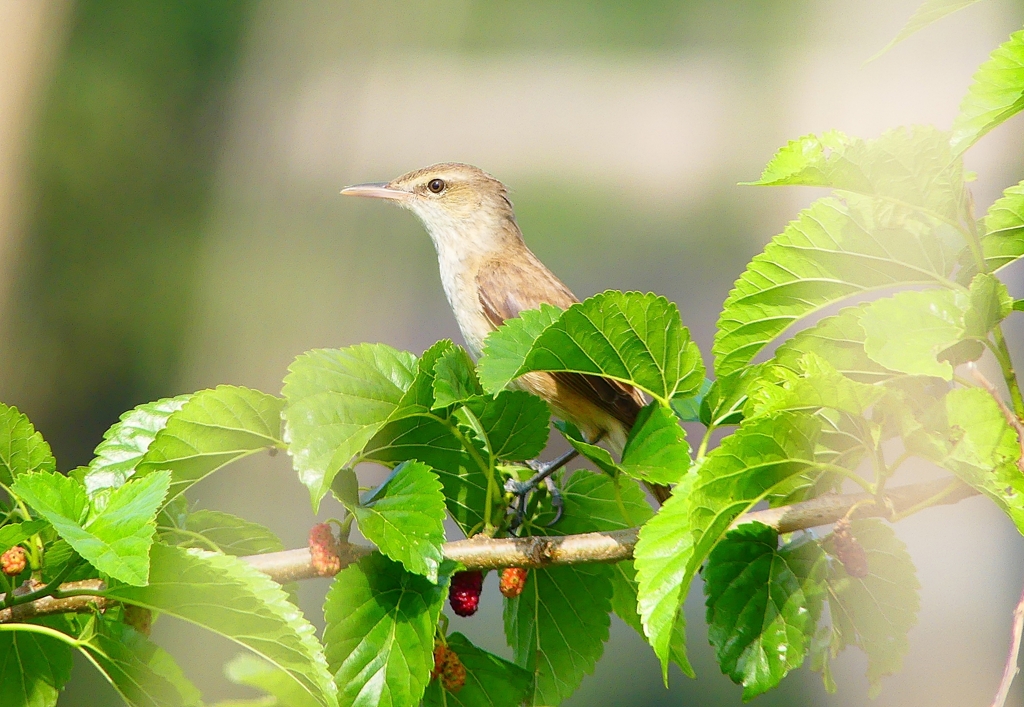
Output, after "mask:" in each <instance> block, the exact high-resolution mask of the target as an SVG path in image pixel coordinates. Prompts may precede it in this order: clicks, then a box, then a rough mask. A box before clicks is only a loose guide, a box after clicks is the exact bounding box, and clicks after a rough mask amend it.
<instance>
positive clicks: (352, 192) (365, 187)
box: [341, 182, 412, 201]
mask: <svg viewBox="0 0 1024 707" xmlns="http://www.w3.org/2000/svg"><path fill="white" fill-rule="evenodd" d="M341 193H342V194H343V195H344V196H368V197H370V198H371V199H391V200H392V201H401V200H403V199H405V198H407V197H410V196H412V194H411V193H410V192H407V191H404V190H402V189H392V188H391V187H389V186H388V185H387V184H384V183H383V182H376V183H372V184H354V185H352V186H350V187H345V188H344V189H342V190H341Z"/></svg>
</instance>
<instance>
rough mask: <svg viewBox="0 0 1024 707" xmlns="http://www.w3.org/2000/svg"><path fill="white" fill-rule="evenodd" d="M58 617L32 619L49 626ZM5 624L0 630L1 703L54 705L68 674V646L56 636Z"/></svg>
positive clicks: (30, 706)
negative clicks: (51, 636) (55, 637)
mask: <svg viewBox="0 0 1024 707" xmlns="http://www.w3.org/2000/svg"><path fill="white" fill-rule="evenodd" d="M58 622H59V620H57V619H52V618H46V619H35V620H33V621H32V622H31V623H32V624H43V625H47V626H49V627H50V628H56V626H57V625H60V624H59V623H58ZM20 625H21V624H7V625H6V626H5V627H4V630H2V631H0V695H3V703H4V707H53V706H54V705H55V704H57V695H59V694H60V691H61V689H62V688H63V687H64V684H65V683H66V682H67V681H68V680H69V679H70V678H71V656H72V653H71V648H70V647H69V646H68V645H67V644H65V643H61V642H60V641H58V640H57V639H54V638H50V637H48V636H44V635H42V634H39V633H30V632H29V631H30V630H31V629H29V631H25V630H19V626H20Z"/></svg>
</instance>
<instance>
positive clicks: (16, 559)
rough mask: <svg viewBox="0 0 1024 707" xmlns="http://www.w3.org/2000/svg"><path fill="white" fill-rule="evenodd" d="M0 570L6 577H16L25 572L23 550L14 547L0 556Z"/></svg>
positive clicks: (19, 546) (17, 546)
mask: <svg viewBox="0 0 1024 707" xmlns="http://www.w3.org/2000/svg"><path fill="white" fill-rule="evenodd" d="M0 569H2V570H3V573H4V574H5V575H7V576H8V577H16V576H18V575H19V574H21V573H22V572H24V571H25V548H23V547H22V546H21V545H15V546H14V547H12V548H11V549H10V550H8V551H7V552H5V553H4V554H3V555H0Z"/></svg>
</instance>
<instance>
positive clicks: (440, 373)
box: [434, 346, 484, 408]
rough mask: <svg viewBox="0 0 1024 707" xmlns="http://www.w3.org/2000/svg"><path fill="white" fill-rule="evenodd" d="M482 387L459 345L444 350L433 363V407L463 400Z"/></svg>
mask: <svg viewBox="0 0 1024 707" xmlns="http://www.w3.org/2000/svg"><path fill="white" fill-rule="evenodd" d="M483 392H484V389H483V386H482V385H480V379H479V378H478V377H477V375H476V366H474V365H473V361H472V359H470V357H469V354H468V353H466V350H465V349H464V348H462V347H461V346H455V347H453V348H452V349H450V350H448V351H445V352H444V353H443V354H442V355H441V357H440V358H439V359H438V360H437V362H436V363H435V364H434V407H435V408H440V407H448V406H449V405H454V404H455V403H461V402H465V401H466V400H469V399H470V398H472V397H475V396H477V395H483Z"/></svg>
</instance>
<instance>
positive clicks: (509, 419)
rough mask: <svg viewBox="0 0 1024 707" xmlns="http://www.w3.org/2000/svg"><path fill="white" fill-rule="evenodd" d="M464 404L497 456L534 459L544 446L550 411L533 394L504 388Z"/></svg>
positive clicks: (512, 459) (548, 429)
mask: <svg viewBox="0 0 1024 707" xmlns="http://www.w3.org/2000/svg"><path fill="white" fill-rule="evenodd" d="M466 407H467V408H469V410H471V411H472V412H473V414H474V415H476V418H477V420H478V421H479V422H480V426H481V427H482V428H483V431H484V433H485V434H486V435H487V439H488V441H489V448H490V450H491V453H492V454H493V455H494V456H495V457H496V458H498V459H504V460H506V461H523V460H526V459H533V458H534V457H536V456H537V455H538V454H540V453H541V452H542V451H544V447H545V446H547V443H548V434H549V432H550V428H549V424H550V421H551V411H550V410H549V409H548V404H547V403H545V402H544V401H543V400H541V399H540V398H538V397H537V396H536V395H531V394H530V393H527V392H526V391H523V390H503V391H501V392H499V393H498V394H497V395H495V396H494V397H493V398H490V397H486V398H474V399H473V400H471V401H469V402H467V403H466Z"/></svg>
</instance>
